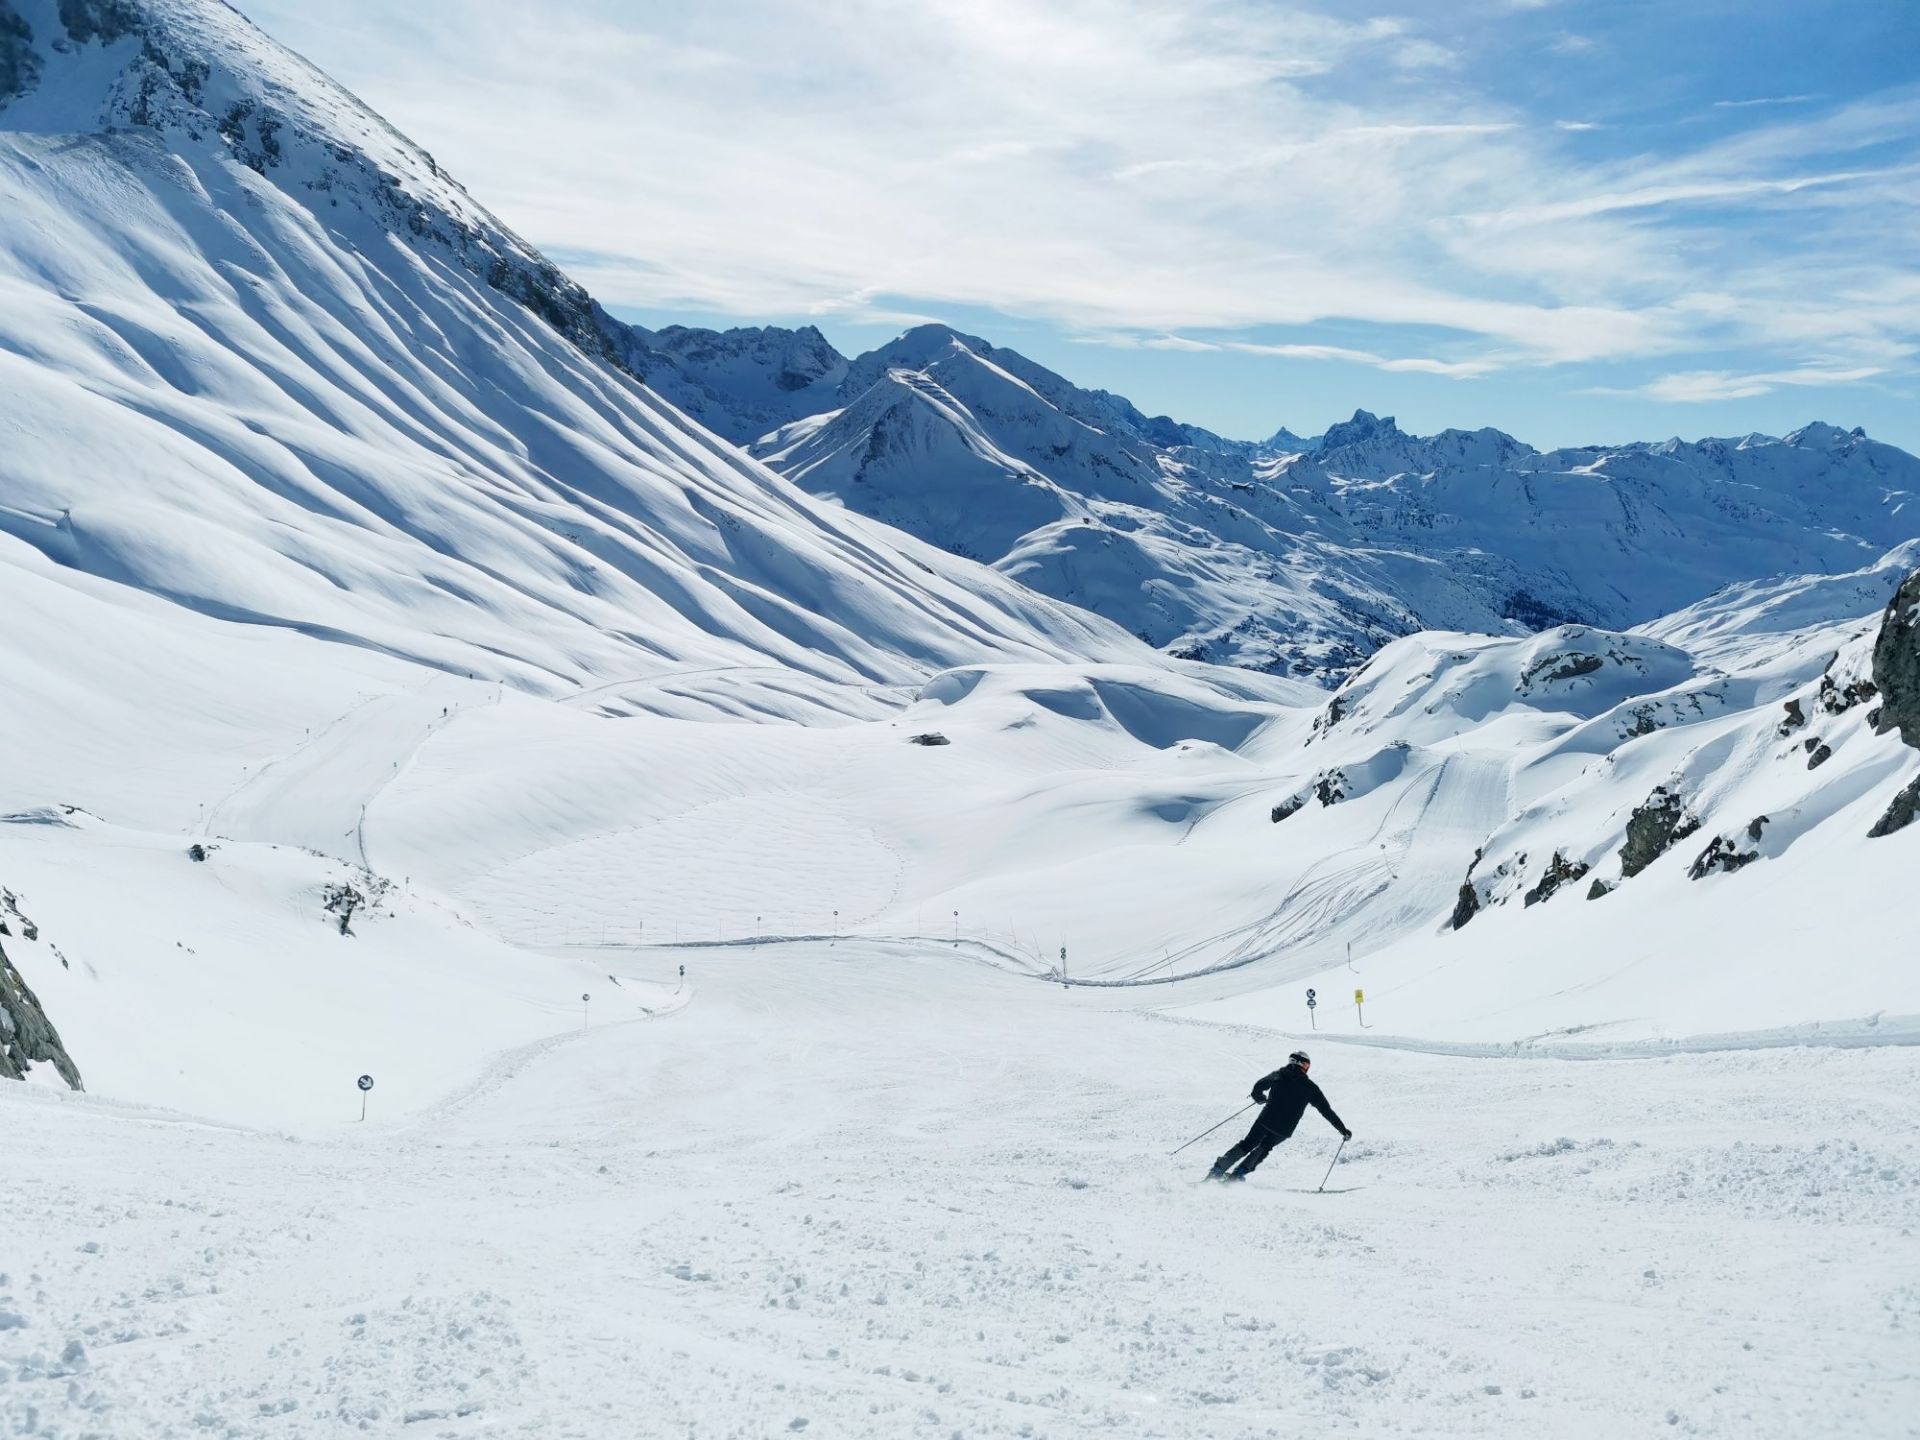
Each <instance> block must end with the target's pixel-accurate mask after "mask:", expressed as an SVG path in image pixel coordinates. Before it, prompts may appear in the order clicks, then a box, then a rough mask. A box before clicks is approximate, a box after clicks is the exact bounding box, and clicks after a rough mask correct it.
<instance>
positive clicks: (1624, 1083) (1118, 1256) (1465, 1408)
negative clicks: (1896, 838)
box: [0, 943, 1920, 1437]
mask: <svg viewBox="0 0 1920 1440" xmlns="http://www.w3.org/2000/svg"><path fill="white" fill-rule="evenodd" d="M607 963H609V964H611V965H613V966H616V967H617V968H618V969H619V970H620V971H623V972H624V973H625V975H626V976H627V977H629V983H632V980H631V977H634V976H645V977H651V978H653V979H655V980H656V981H660V982H663V983H664V981H665V977H666V976H667V975H668V974H669V973H670V971H671V969H672V966H671V965H670V964H669V963H666V962H665V961H662V960H657V959H648V960H639V961H636V960H634V959H632V958H631V957H614V958H609V959H608V961H607ZM687 985H688V997H687V1001H686V1004H685V1006H684V1008H682V1009H681V1010H679V1011H677V1012H676V1013H674V1014H672V1015H671V1016H665V1017H662V1018H658V1019H654V1020H643V1021H636V1022H631V1023H618V1024H612V1023H610V1024H605V1025H602V1026H600V1027H598V1028H596V1029H594V1030H592V1031H590V1032H587V1033H584V1034H583V1033H580V1032H579V1031H578V1030H577V1029H576V1030H575V1031H573V1032H571V1033H569V1034H566V1035H563V1036H560V1037H558V1038H556V1039H554V1040H552V1041H549V1042H545V1043H542V1044H539V1045H535V1046H532V1047H529V1048H527V1049H523V1050H521V1051H518V1052H514V1053H512V1054H510V1055H508V1056H506V1057H504V1058H503V1059H501V1060H499V1061H496V1062H494V1063H493V1064H492V1065H490V1066H489V1067H488V1069H487V1070H486V1072H485V1073H484V1075H483V1076H481V1077H479V1078H478V1079H477V1080H476V1081H475V1082H473V1083H471V1084H469V1085H467V1086H464V1087H462V1088H461V1089H460V1090H459V1091H458V1092H456V1093H455V1094H454V1095H452V1096H450V1097H448V1098H446V1099H444V1100H442V1101H439V1102H438V1103H436V1105H435V1106H434V1107H433V1108H432V1109H431V1110H430V1111H428V1112H427V1113H425V1114H423V1115H421V1116H419V1117H417V1118H415V1119H413V1120H411V1121H406V1122H387V1123H383V1121H382V1119H381V1118H380V1117H379V1116H378V1114H377V1113H376V1119H375V1120H371V1121H369V1122H368V1123H367V1124H366V1125H365V1126H359V1125H351V1124H350V1125H340V1126H334V1127H328V1128H325V1129H323V1130H320V1131H318V1132H307V1133H303V1134H302V1135H300V1136H299V1137H298V1138H296V1137H294V1136H288V1135H280V1134H273V1133H266V1132H260V1131H250V1130H242V1129H235V1128H232V1127H230V1126H225V1125H220V1124H217V1123H211V1122H208V1121H203V1120H192V1119H185V1118H182V1117H177V1116H170V1115H162V1114H158V1113H151V1112H141V1111H139V1110H135V1109H129V1108H126V1107H123V1106H117V1105H111V1104H107V1103H104V1102H76V1101H66V1102H64V1103H63V1102H61V1100H60V1098H59V1097H58V1096H50V1095H45V1094H29V1095H25V1096H16V1095H9V1096H7V1097H6V1098H5V1102H4V1103H0V1114H3V1115H4V1118H5V1123H6V1126H7V1133H8V1135H9V1137H10V1139H9V1145H8V1160H9V1173H10V1180H9V1194H8V1206H7V1215H8V1227H7V1242H6V1244H7V1264H8V1267H9V1270H10V1271H11V1275H10V1278H9V1281H8V1283H7V1285H6V1287H5V1288H4V1289H0V1315H4V1316H6V1317H7V1321H8V1323H9V1324H10V1325H13V1326H14V1327H15V1328H10V1329H7V1330H5V1331H0V1357H3V1358H4V1361H5V1364H6V1370H7V1375H8V1381H7V1384H6V1386H5V1389H4V1391H0V1395H3V1396H4V1400H3V1401H0V1403H4V1405H5V1406H6V1407H7V1413H8V1416H9V1419H10V1420H11V1421H13V1422H14V1424H15V1426H16V1427H17V1428H16V1430H15V1433H27V1434H42V1433H44V1434H61V1435H65V1434H80V1433H94V1434H110V1435H125V1436H143V1437H145V1436H161V1435H196V1434H209V1433H211V1434H230V1435H260V1436H289V1437H290V1436H333V1435H348V1434H357V1433H373V1434H385V1435H398V1434H422V1435H445V1436H484V1435H503V1436H504V1435H529V1436H561V1435H589V1436H615V1435H646V1436H654V1435H659V1436H667V1435H673V1436H681V1435H694V1436H770V1435H784V1434H793V1433H801V1432H804V1433H807V1434H811V1435H833V1436H862V1437H866V1436H871V1437H895V1436H905V1435H934V1436H951V1435H962V1436H1040V1435H1045V1436H1059V1435H1083V1434H1111V1435H1126V1436H1194V1437H1240V1436H1294V1435H1302V1434H1324V1433H1330V1432H1340V1431H1347V1432H1352V1433H1357V1434H1363V1435H1395V1434H1423V1435H1447V1436H1455V1435H1511V1436H1540V1435H1554V1436H1596V1437H1597V1436H1610V1435H1620V1434H1672V1433H1677V1434H1685V1435H1723V1436H1730V1437H1731V1436H1738V1437H1750V1436H1795V1435H1812V1434H1819V1435H1875V1436H1893V1435H1899V1434H1904V1433H1908V1431H1909V1428H1910V1426H1911V1423H1912V1418H1913V1408H1912V1407H1913V1400H1914V1384H1915V1382H1914V1378H1913V1336H1914V1330H1915V1327H1916V1325H1920V1263H1916V1258H1915V1255H1914V1246H1913V1241H1912V1239H1911V1236H1912V1232H1913V1227H1914V1226H1915V1225H1916V1224H1920V1146H1917V1145H1916V1143H1915V1138H1914V1133H1913V1119H1914V1116H1913V1104H1914V1102H1913V1096H1914V1094H1915V1093H1916V1092H1917V1091H1920V1051H1915V1050H1911V1049H1905V1050H1901V1049H1877V1050H1854V1051H1843V1050H1825V1051H1814V1052H1807V1051H1765V1052H1758V1053H1747V1054H1733V1055H1683V1056H1676V1057H1673V1058H1670V1059H1667V1060H1664V1061H1659V1062H1647V1061H1602V1062H1595V1063H1589V1064H1570V1063H1567V1062H1556V1061H1550V1060H1528V1061H1489V1060H1477V1061H1476V1060H1461V1059H1443V1058H1434V1057H1428V1056H1419V1055H1407V1054H1392V1053H1384V1052H1378V1051H1354V1050H1349V1049H1346V1048H1344V1047H1337V1046H1331V1045H1318V1046H1317V1047H1316V1048H1317V1049H1318V1050H1319V1051H1320V1062H1319V1064H1318V1065H1317V1066H1316V1073H1317V1074H1318V1075H1319V1077H1320V1079H1321V1080H1322V1081H1324V1083H1325V1086H1326V1088H1327V1090H1328V1093H1329V1095H1330V1096H1331V1098H1332V1099H1333V1101H1334V1103H1335V1105H1336V1107H1337V1108H1338V1109H1339V1110H1340V1112H1341V1114H1342V1116H1343V1118H1344V1119H1346V1120H1347V1122H1348V1123H1349V1124H1350V1125H1352V1126H1353V1127H1354V1129H1355V1131H1356V1139H1355V1141H1354V1143H1353V1144H1351V1145H1349V1146H1348V1147H1347V1149H1346V1153H1345V1155H1344V1156H1343V1157H1342V1158H1341V1160H1340V1163H1339V1165H1338V1166H1337V1168H1335V1169H1334V1170H1333V1173H1332V1175H1331V1177H1330V1178H1328V1179H1327V1182H1326V1183H1327V1189H1326V1193H1317V1187H1318V1186H1319V1185H1320V1184H1321V1181H1322V1178H1323V1177H1324V1176H1325V1175H1326V1171H1327V1166H1328V1163H1329V1161H1330V1160H1331V1159H1332V1158H1333V1155H1334V1152H1335V1149H1336V1146H1337V1139H1336V1137H1335V1136H1334V1134H1333V1132H1332V1131H1331V1130H1329V1129H1328V1128H1327V1127H1326V1126H1325V1125H1323V1124H1322V1123H1321V1122H1320V1121H1319V1119H1318V1118H1317V1117H1316V1116H1314V1115H1312V1114H1311V1112H1310V1113H1309V1115H1308V1117H1307V1121H1306V1123H1305V1124H1304V1125H1303V1126H1302V1128H1301V1131H1300V1133H1299V1134H1298V1135H1297V1136H1296V1137H1295V1138H1294V1139H1293V1140H1292V1141H1290V1142H1289V1143H1288V1144H1286V1145H1284V1146H1282V1147H1281V1148H1280V1149H1279V1150H1278V1151H1277V1152H1276V1153H1275V1154H1274V1156H1273V1157H1272V1158H1271V1159H1270V1160H1269V1161H1268V1162H1267V1164H1266V1166H1265V1167H1264V1168H1263V1169H1262V1170H1261V1171H1259V1172H1258V1174H1257V1176H1256V1178H1255V1179H1254V1180H1252V1181H1250V1182H1248V1183H1246V1184H1244V1185H1239V1186H1233V1187H1221V1186H1213V1185H1208V1184H1206V1183H1205V1182H1204V1181H1202V1180H1200V1178H1199V1176H1200V1173H1201V1171H1202V1170H1203V1169H1204V1168H1205V1166H1206V1164H1207V1162H1208V1160H1209V1159H1210V1158H1211V1156H1212V1154H1213V1153H1214V1152H1215V1151H1216V1149H1218V1148H1224V1147H1223V1146H1222V1145H1221V1144H1220V1143H1219V1142H1218V1141H1217V1139H1215V1138H1212V1137H1210V1138H1209V1139H1207V1140H1205V1141H1202V1142H1201V1143H1200V1144H1199V1145H1196V1146H1195V1147H1193V1148H1192V1149H1190V1150H1188V1151H1187V1152H1185V1153H1184V1154H1182V1155H1181V1156H1179V1157H1178V1158H1176V1159H1170V1158H1168V1156H1167V1154H1166V1152H1167V1151H1168V1150H1170V1149H1171V1148H1172V1147H1173V1146H1174V1145H1175V1144H1177V1143H1178V1142H1179V1141H1180V1140H1182V1139H1185V1138H1186V1137H1187V1136H1188V1135H1191V1134H1193V1133H1194V1132H1197V1131H1199V1130H1201V1129H1203V1128H1204V1127H1206V1126H1207V1125H1209V1124H1211V1123H1212V1122H1213V1121H1215V1120H1216V1119H1218V1118H1219V1117H1220V1116H1221V1115H1222V1114H1225V1113H1229V1112H1230V1111H1231V1109H1232V1108H1233V1107H1234V1106H1235V1104H1236V1103H1237V1101H1236V1098H1235V1097H1236V1096H1238V1095H1240V1094H1241V1093H1242V1091H1243V1089H1244V1087H1245V1086H1246V1085H1247V1084H1248V1083H1249V1082H1250V1080H1251V1079H1252V1078H1253V1077H1254V1076H1256V1075H1258V1074H1260V1073H1262V1072H1264V1071H1265V1070H1266V1069H1268V1068H1269V1067H1270V1066H1272V1065H1273V1064H1275V1063H1277V1061H1278V1059H1279V1057H1280V1055H1282V1054H1284V1051H1285V1042H1284V1041H1279V1040H1276V1039H1274V1038H1271V1037H1263V1036H1262V1035H1260V1034H1259V1033H1258V1032H1255V1031H1248V1030H1233V1029H1220V1028H1216V1027H1196V1026H1192V1025H1178V1024H1168V1023H1166V1022H1164V1021H1158V1020H1155V1019H1154V1018H1152V1017H1151V1016H1146V1015H1141V1014H1135V1013H1127V1012H1113V1011H1110V1010H1108V1009H1106V1008H1105V1007H1103V1006H1102V1005H1101V1004H1100V1003H1099V1001H1098V999H1097V997H1096V996H1095V995H1094V994H1093V993H1092V992H1085V991H1082V992H1077V993H1062V992H1060V991H1058V990H1054V991H1050V992H1049V991H1035V990H1033V989H1032V988H1031V987H1026V986H1023V985H1022V984H1021V983H1020V982H1017V981H1015V980H1013V979H1011V978H1009V977H1007V976H1005V975H1001V974H997V973H995V972H993V971H990V970H984V969H981V968H979V967H977V966H973V965H969V964H968V963H966V961H965V960H964V959H963V958H956V957H954V956H952V955H950V954H940V953H938V952H937V951H935V950H933V949H929V948H924V947H922V948H916V949H907V948H904V947H892V946H875V945H868V944H851V943H850V944H846V945H842V946H839V947H836V948H830V947H828V946H826V945H825V944H819V945H809V946H805V947H788V948H783V949H781V950H779V951H767V950H761V951H758V952H755V951H752V950H745V949H736V950H728V951H724V952H714V953H711V954H708V955H705V956H702V957H699V958H698V959H696V960H695V961H694V962H693V963H692V964H690V965H689V976H688V981H687ZM457 1006H458V1002H457V1000H454V999H453V998H451V997H450V998H449V1001H448V1011H447V1014H448V1016H449V1018H452V1016H454V1015H455V1014H457ZM383 1097H384V1090H376V1091H375V1092H374V1100H375V1103H376V1107H378V1105H379V1102H380V1101H381V1100H382V1099H383ZM338 1098H339V1100H340V1109H341V1110H342V1111H343V1112H348V1111H350V1109H351V1106H352V1105H353V1104H354V1103H355V1102H354V1099H353V1091H352V1088H351V1086H350V1085H346V1086H343V1087H341V1089H340V1094H339V1097H338ZM340 1118H342V1119H347V1120H351V1118H352V1116H351V1113H343V1114H342V1115H341V1117H340ZM1227 1133H1230V1132H1229V1131H1223V1132H1222V1134H1223V1135H1224V1134H1227Z"/></svg>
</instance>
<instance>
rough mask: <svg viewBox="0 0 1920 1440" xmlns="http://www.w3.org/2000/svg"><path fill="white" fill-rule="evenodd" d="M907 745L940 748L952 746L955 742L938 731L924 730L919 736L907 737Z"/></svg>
mask: <svg viewBox="0 0 1920 1440" xmlns="http://www.w3.org/2000/svg"><path fill="white" fill-rule="evenodd" d="M907 743H908V744H909V745H926V746H940V745H951V744H952V743H953V742H952V741H951V740H949V739H947V737H946V736H944V735H942V734H941V733H940V732H939V731H938V730H923V731H921V732H920V733H919V734H918V735H909V736H908V737H907Z"/></svg>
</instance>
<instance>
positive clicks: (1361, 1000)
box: [1353, 990, 1367, 1005]
mask: <svg viewBox="0 0 1920 1440" xmlns="http://www.w3.org/2000/svg"><path fill="white" fill-rule="evenodd" d="M1353 1003H1354V1004H1356V1005H1364V1004H1366V1003H1367V992H1366V991H1364V990H1356V991H1354V992H1353Z"/></svg>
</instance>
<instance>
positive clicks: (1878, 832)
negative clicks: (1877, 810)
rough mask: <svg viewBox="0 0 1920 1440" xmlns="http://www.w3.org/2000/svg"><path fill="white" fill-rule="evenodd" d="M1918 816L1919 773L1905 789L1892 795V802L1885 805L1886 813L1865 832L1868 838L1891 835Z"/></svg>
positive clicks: (1919, 798)
mask: <svg viewBox="0 0 1920 1440" xmlns="http://www.w3.org/2000/svg"><path fill="white" fill-rule="evenodd" d="M1917 816H1920V775H1916V776H1915V777H1914V778H1913V779H1912V780H1911V781H1910V782H1908V784H1907V786H1906V788H1905V789H1903V790H1901V791H1900V793H1899V794H1897V795H1895V796H1894V797H1893V803H1892V804H1891V805H1889V806H1887V813H1886V814H1884V815H1882V816H1881V817H1880V818H1879V819H1878V820H1876V821H1874V823H1873V828H1872V829H1871V830H1869V831H1868V832H1867V838H1868V839H1869V840H1878V839H1880V838H1881V837H1882V836H1883V835H1891V834H1893V833H1894V832H1895V831H1896V830H1904V829H1906V828H1907V826H1909V825H1911V824H1912V823H1913V822H1914V819H1915V818H1916V817H1917Z"/></svg>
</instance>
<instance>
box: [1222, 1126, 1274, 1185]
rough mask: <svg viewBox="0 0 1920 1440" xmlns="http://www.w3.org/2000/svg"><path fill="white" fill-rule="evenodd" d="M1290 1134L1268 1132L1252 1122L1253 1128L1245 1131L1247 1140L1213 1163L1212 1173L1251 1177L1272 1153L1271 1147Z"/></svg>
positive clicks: (1265, 1128)
mask: <svg viewBox="0 0 1920 1440" xmlns="http://www.w3.org/2000/svg"><path fill="white" fill-rule="evenodd" d="M1291 1133H1292V1132H1291V1131H1286V1130H1269V1129H1268V1128H1267V1127H1266V1126H1265V1125H1262V1124H1261V1123H1260V1122H1259V1121H1258V1120H1256V1121H1254V1122H1253V1128H1252V1129H1251V1130H1249V1131H1247V1138H1246V1139H1244V1140H1242V1141H1241V1142H1240V1143H1239V1144H1238V1145H1236V1146H1234V1147H1233V1148H1232V1149H1231V1150H1229V1151H1227V1153H1226V1154H1224V1155H1222V1156H1221V1157H1220V1158H1219V1159H1218V1160H1216V1161H1214V1162H1213V1173H1214V1174H1216V1175H1224V1174H1226V1173H1227V1171H1229V1170H1232V1171H1233V1173H1234V1174H1236V1175H1251V1174H1252V1173H1253V1172H1254V1171H1255V1170H1258V1169H1259V1168H1260V1162H1261V1161H1262V1160H1264V1159H1266V1158H1267V1156H1269V1155H1271V1154H1272V1153H1273V1147H1274V1146H1276V1145H1278V1144H1279V1143H1280V1142H1281V1141H1282V1140H1285V1139H1286V1138H1287V1136H1288V1135H1289V1134H1291ZM1236 1160H1237V1161H1239V1162H1240V1164H1239V1168H1238V1169H1235V1168H1234V1162H1235V1161H1236Z"/></svg>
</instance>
